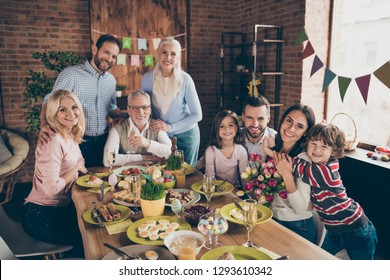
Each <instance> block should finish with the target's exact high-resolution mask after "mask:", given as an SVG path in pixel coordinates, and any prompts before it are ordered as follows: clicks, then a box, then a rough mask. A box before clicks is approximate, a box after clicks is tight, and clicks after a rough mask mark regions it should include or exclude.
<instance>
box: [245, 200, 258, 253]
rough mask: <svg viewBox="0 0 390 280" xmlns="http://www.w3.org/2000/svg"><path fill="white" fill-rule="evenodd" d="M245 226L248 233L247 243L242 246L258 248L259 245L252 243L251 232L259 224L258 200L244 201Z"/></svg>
mask: <svg viewBox="0 0 390 280" xmlns="http://www.w3.org/2000/svg"><path fill="white" fill-rule="evenodd" d="M243 209H244V213H243V214H244V225H245V227H246V230H247V231H248V236H247V241H246V242H245V243H243V244H242V246H245V247H254V248H257V245H256V244H254V243H252V242H251V232H252V230H253V228H254V227H255V226H256V222H257V200H256V199H245V200H244V205H243Z"/></svg>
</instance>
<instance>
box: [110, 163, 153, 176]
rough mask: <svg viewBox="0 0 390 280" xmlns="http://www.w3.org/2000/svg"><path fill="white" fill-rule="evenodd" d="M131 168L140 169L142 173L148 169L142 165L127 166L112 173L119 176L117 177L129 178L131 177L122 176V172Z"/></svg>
mask: <svg viewBox="0 0 390 280" xmlns="http://www.w3.org/2000/svg"><path fill="white" fill-rule="evenodd" d="M129 168H138V169H139V170H141V171H142V172H143V171H145V169H146V167H145V166H141V165H127V166H122V167H120V168H117V169H114V170H113V171H112V172H113V173H114V174H115V175H117V176H120V177H126V176H129V175H131V174H129V175H123V174H122V171H123V170H126V169H129ZM141 174H142V173H141Z"/></svg>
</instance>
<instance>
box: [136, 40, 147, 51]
mask: <svg viewBox="0 0 390 280" xmlns="http://www.w3.org/2000/svg"><path fill="white" fill-rule="evenodd" d="M147 49H148V48H147V46H146V39H144V38H140V39H138V50H140V51H141V50H145V51H146V50H147Z"/></svg>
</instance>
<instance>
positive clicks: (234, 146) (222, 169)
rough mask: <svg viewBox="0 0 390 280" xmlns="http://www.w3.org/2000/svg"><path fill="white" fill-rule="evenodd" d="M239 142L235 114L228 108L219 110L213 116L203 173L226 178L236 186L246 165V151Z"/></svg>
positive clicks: (240, 139)
mask: <svg viewBox="0 0 390 280" xmlns="http://www.w3.org/2000/svg"><path fill="white" fill-rule="evenodd" d="M241 142H242V135H241V133H240V130H239V123H238V117H237V114H236V113H234V112H232V111H230V110H224V111H221V112H219V113H218V114H217V115H216V116H215V117H214V120H213V124H212V128H211V136H210V143H209V147H208V148H207V149H206V152H205V160H206V165H205V173H206V174H207V175H214V176H216V177H218V178H220V179H222V180H225V179H227V180H228V181H229V182H230V183H232V184H233V185H235V187H236V188H238V187H239V186H240V185H241V181H240V180H241V178H240V174H241V172H243V171H244V170H245V168H246V167H247V166H248V153H247V151H246V149H245V148H244V147H243V146H242V145H240V144H239V143H241Z"/></svg>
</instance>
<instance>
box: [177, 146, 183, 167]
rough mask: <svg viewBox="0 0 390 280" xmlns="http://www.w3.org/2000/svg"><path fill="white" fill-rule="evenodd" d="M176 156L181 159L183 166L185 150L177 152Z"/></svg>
mask: <svg viewBox="0 0 390 280" xmlns="http://www.w3.org/2000/svg"><path fill="white" fill-rule="evenodd" d="M176 155H177V156H178V157H180V161H181V165H183V163H184V151H183V150H176Z"/></svg>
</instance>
